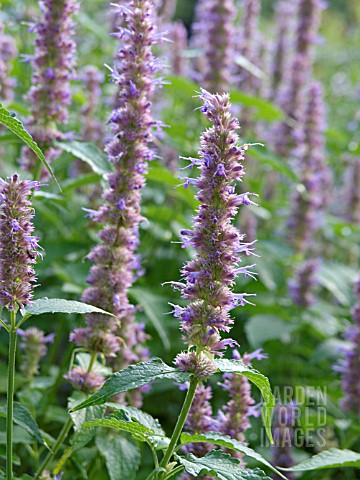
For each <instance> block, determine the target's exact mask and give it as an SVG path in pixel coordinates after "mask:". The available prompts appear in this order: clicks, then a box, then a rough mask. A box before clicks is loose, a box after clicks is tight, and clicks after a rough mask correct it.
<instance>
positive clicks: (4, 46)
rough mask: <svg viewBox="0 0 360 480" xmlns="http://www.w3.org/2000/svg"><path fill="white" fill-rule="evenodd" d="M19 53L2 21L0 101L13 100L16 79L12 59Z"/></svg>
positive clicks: (0, 35)
mask: <svg viewBox="0 0 360 480" xmlns="http://www.w3.org/2000/svg"><path fill="white" fill-rule="evenodd" d="M16 55H17V49H16V45H15V41H14V39H13V38H11V37H10V36H9V35H6V34H5V33H4V25H3V24H2V23H1V22H0V101H1V102H11V101H12V100H13V98H14V87H15V80H14V79H13V78H11V76H10V70H11V60H12V59H13V58H15V57H16Z"/></svg>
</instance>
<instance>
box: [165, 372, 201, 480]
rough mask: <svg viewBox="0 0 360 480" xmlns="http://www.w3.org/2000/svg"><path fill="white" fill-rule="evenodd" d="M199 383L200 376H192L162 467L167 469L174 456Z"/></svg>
mask: <svg viewBox="0 0 360 480" xmlns="http://www.w3.org/2000/svg"><path fill="white" fill-rule="evenodd" d="M198 383H199V379H198V378H196V377H192V378H191V380H190V385H189V389H188V391H187V394H186V397H185V401H184V404H183V406H182V409H181V412H180V415H179V418H178V421H177V422H176V425H175V428H174V431H173V434H172V436H171V439H170V443H169V446H168V449H167V450H166V452H165V455H164V458H163V459H162V461H161V463H160V467H163V468H165V469H166V467H167V465H168V463H169V460H170V458H171V457H172V455H173V453H174V451H175V448H176V445H177V443H178V441H179V438H180V434H181V432H182V429H183V427H184V424H185V421H186V418H187V416H188V413H189V411H190V407H191V404H192V402H193V400H194V396H195V392H196V387H197V386H198ZM160 478H161V477H160Z"/></svg>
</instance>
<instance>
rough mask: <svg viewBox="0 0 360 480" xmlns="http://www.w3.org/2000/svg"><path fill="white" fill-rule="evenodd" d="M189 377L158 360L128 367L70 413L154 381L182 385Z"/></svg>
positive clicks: (109, 379)
mask: <svg viewBox="0 0 360 480" xmlns="http://www.w3.org/2000/svg"><path fill="white" fill-rule="evenodd" d="M189 377H190V374H189V373H187V372H182V371H181V370H179V369H178V368H175V367H169V366H168V365H166V363H164V362H163V361H162V360H161V359H160V358H156V359H154V360H151V361H150V362H141V363H137V364H135V365H130V366H129V367H127V368H125V369H124V370H121V371H120V372H116V373H114V374H113V375H111V377H110V378H108V379H107V380H106V382H105V383H104V385H103V386H102V387H101V388H100V390H99V391H98V392H96V393H94V394H93V395H91V397H89V398H88V399H87V400H85V401H84V402H82V403H80V405H77V406H76V407H74V408H73V409H72V411H73V412H75V411H76V410H80V409H81V408H85V407H90V406H92V405H102V404H103V403H105V402H107V401H108V400H109V399H110V398H111V397H113V396H114V395H118V394H119V393H123V392H127V391H128V390H132V389H133V388H138V387H141V386H143V385H147V384H148V383H151V382H153V381H155V380H162V379H164V378H167V379H170V380H173V381H175V382H178V383H184V382H186V381H187V380H188V379H189Z"/></svg>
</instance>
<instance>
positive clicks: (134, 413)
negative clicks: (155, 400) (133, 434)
mask: <svg viewBox="0 0 360 480" xmlns="http://www.w3.org/2000/svg"><path fill="white" fill-rule="evenodd" d="M106 406H107V407H111V408H113V409H114V410H118V411H124V412H126V413H127V414H128V415H129V417H130V418H131V420H132V421H135V422H138V423H141V425H144V427H147V428H149V429H150V430H152V431H153V432H154V434H156V435H161V436H164V435H165V432H164V430H163V429H162V428H161V425H160V423H159V420H157V419H156V418H154V417H152V416H151V415H149V414H148V413H146V412H143V411H142V410H140V409H138V408H135V407H130V406H127V405H120V404H118V403H113V402H107V403H106Z"/></svg>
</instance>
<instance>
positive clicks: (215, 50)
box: [203, 0, 235, 93]
mask: <svg viewBox="0 0 360 480" xmlns="http://www.w3.org/2000/svg"><path fill="white" fill-rule="evenodd" d="M203 15H204V21H205V22H206V23H207V26H206V43H205V71H204V79H203V84H204V85H205V87H206V88H207V90H209V91H210V92H212V93H217V92H224V91H227V90H229V84H230V82H231V77H232V73H233V55H234V26H233V24H234V20H235V7H234V3H233V0H224V1H221V2H219V1H218V0H208V2H207V5H206V10H205V11H204V12H203Z"/></svg>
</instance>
